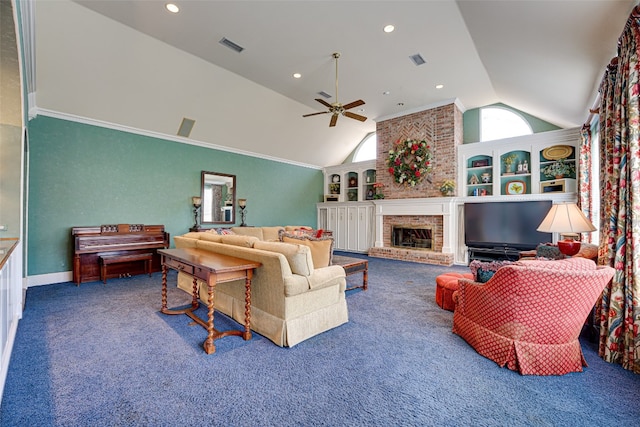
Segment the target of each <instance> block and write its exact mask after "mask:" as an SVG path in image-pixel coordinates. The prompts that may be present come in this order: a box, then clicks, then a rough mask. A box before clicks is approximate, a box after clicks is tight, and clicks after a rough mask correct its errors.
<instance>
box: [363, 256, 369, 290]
mask: <svg viewBox="0 0 640 427" xmlns="http://www.w3.org/2000/svg"><path fill="white" fill-rule="evenodd" d="M368 287H369V263H368V262H367V264H366V265H365V267H364V271H363V272H362V290H364V291H366V290H367V288H368Z"/></svg>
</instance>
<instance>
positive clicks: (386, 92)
mask: <svg viewBox="0 0 640 427" xmlns="http://www.w3.org/2000/svg"><path fill="white" fill-rule="evenodd" d="M390 93H391V92H389V91H388V90H385V91H384V92H382V94H383V95H389V94H390Z"/></svg>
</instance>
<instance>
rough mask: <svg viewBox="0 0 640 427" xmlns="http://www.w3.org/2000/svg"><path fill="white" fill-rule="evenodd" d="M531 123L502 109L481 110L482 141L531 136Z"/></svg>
mask: <svg viewBox="0 0 640 427" xmlns="http://www.w3.org/2000/svg"><path fill="white" fill-rule="evenodd" d="M532 133H533V131H532V130H531V126H529V123H528V122H527V121H526V120H525V119H524V117H522V116H521V115H519V114H517V113H514V112H513V111H510V110H507V109H506V108H500V107H489V108H482V109H481V110H480V141H491V140H494V139H502V138H510V137H512V136H520V135H531V134H532Z"/></svg>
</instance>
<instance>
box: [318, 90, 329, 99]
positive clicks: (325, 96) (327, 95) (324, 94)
mask: <svg viewBox="0 0 640 427" xmlns="http://www.w3.org/2000/svg"><path fill="white" fill-rule="evenodd" d="M318 95H320V96H322V97H324V98H327V99H329V98H331V95H329V94H328V93H327V92H325V91H323V90H321V91H320V92H318Z"/></svg>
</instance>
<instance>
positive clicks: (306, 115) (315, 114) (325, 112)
mask: <svg viewBox="0 0 640 427" xmlns="http://www.w3.org/2000/svg"><path fill="white" fill-rule="evenodd" d="M327 113H330V111H322V112H320V113H311V114H304V115H303V116H302V117H309V116H317V115H318V114H327Z"/></svg>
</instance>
